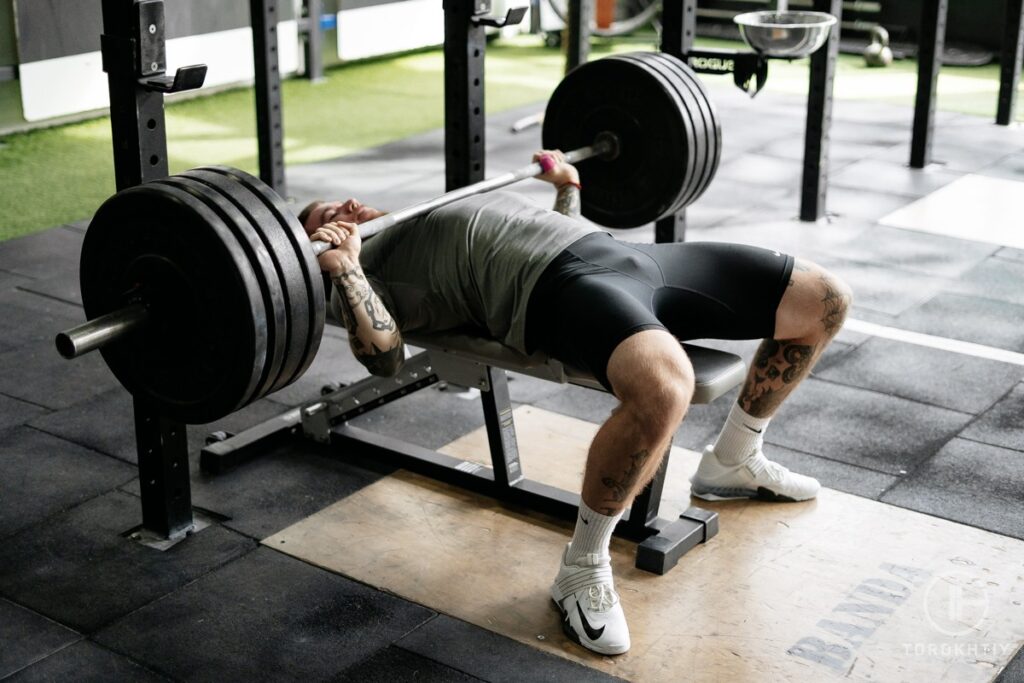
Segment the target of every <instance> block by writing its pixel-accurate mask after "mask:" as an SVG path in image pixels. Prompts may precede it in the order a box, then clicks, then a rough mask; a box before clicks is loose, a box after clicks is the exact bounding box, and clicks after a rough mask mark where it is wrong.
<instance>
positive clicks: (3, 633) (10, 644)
mask: <svg viewBox="0 0 1024 683" xmlns="http://www.w3.org/2000/svg"><path fill="white" fill-rule="evenodd" d="M81 637H82V636H81V635H79V634H78V633H75V632H74V631H72V630H71V629H69V628H65V627H64V626H61V625H60V624H58V623H57V622H55V621H51V620H50V619H47V618H46V617H44V616H42V615H40V614H36V613H35V612H33V611H32V610H28V609H25V608H24V607H20V606H18V605H15V604H14V603H13V602H10V601H9V600H3V599H0V643H3V647H0V678H4V677H5V676H10V675H11V674H12V673H14V672H16V671H20V670H21V669H24V668H25V667H27V666H29V665H31V664H33V663H35V662H38V661H40V660H42V659H45V658H46V657H49V656H50V655H52V654H53V653H54V652H56V651H58V650H60V649H61V648H64V647H67V646H68V645H70V644H71V643H73V642H75V641H76V640H79V639H81Z"/></svg>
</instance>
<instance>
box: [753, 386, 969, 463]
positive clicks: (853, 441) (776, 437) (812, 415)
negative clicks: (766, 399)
mask: <svg viewBox="0 0 1024 683" xmlns="http://www.w3.org/2000/svg"><path fill="white" fill-rule="evenodd" d="M970 419H971V416H970V415H967V414H964V413H958V412H954V411H952V410H946V409H944V408H936V407H934V406H929V405H924V404H922V403H917V402H915V401H909V400H907V399H903V398H899V397H896V396H889V395H886V394H881V393H878V392H874V391H868V390H866V389H859V388H856V387H847V386H843V385H840V384H832V383H830V382H825V381H822V380H817V379H813V378H812V379H810V380H807V381H805V382H804V383H803V384H802V385H801V386H800V387H799V388H798V389H797V391H795V392H793V394H792V395H791V396H790V397H789V399H788V400H787V401H786V403H784V404H783V406H782V408H781V409H780V410H779V412H778V413H777V414H776V415H775V417H774V418H773V419H772V423H771V426H770V427H769V428H768V431H767V433H766V434H765V441H766V442H768V443H769V444H778V445H780V446H785V447H786V448H791V449H793V450H797V451H801V452H804V453H811V454H814V455H821V456H823V457H826V458H829V459H832V460H839V461H841V462H845V463H848V464H851V465H857V466H859V467H863V468H866V469H871V470H875V471H877V472H883V473H885V474H895V475H898V474H903V473H906V472H908V471H910V470H911V469H913V468H914V466H915V465H917V463H919V462H921V461H922V460H925V459H926V458H928V457H930V456H931V455H932V454H934V453H935V452H936V451H938V449H939V448H941V447H942V446H943V445H944V444H945V443H946V442H947V441H949V439H951V438H952V437H953V436H954V435H955V434H957V433H958V432H959V431H960V430H961V429H963V427H964V425H966V424H967V422H968V421H969V420H970Z"/></svg>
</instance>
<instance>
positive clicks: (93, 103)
mask: <svg viewBox="0 0 1024 683" xmlns="http://www.w3.org/2000/svg"><path fill="white" fill-rule="evenodd" d="M281 4H282V7H281V16H282V17H283V18H284V21H282V22H280V24H279V25H278V33H279V39H280V48H279V49H280V63H281V69H282V71H283V72H285V73H290V72H294V71H295V70H296V68H297V65H298V29H297V26H296V22H295V18H294V17H295V13H294V11H293V8H292V7H291V5H290V3H281ZM164 12H165V15H166V21H167V26H166V32H167V38H168V40H167V63H168V70H169V71H173V70H174V69H175V68H177V67H179V66H185V65H188V64H194V63H198V62H203V63H205V64H207V65H209V67H210V68H209V72H208V74H207V78H206V84H207V85H208V86H216V85H224V84H228V83H236V82H242V81H246V80H250V79H252V77H253V58H252V32H251V29H250V28H249V6H248V3H247V2H244V0H234V1H232V2H224V1H223V0H221V1H217V2H215V1H214V0H175V1H174V2H168V3H166V5H165V9H164ZM15 17H16V20H17V32H18V34H17V35H18V61H19V62H20V67H19V71H20V79H21V104H22V111H23V115H24V118H25V120H26V121H40V120H44V119H48V118H52V117H56V116H63V115H67V114H74V113H78V112H83V111H89V110H92V109H101V108H104V107H106V106H108V103H109V102H108V97H107V79H106V74H105V73H103V68H102V60H101V57H100V51H99V49H100V33H101V31H102V26H103V22H102V7H101V2H100V0H43V1H41V0H15ZM55 93H59V94H60V96H59V97H55V96H54V94H55Z"/></svg>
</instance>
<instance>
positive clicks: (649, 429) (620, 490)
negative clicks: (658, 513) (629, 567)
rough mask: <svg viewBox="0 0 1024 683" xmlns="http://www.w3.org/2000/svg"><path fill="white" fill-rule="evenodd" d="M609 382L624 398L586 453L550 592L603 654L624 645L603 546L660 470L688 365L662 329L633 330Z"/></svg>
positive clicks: (678, 416)
mask: <svg viewBox="0 0 1024 683" xmlns="http://www.w3.org/2000/svg"><path fill="white" fill-rule="evenodd" d="M608 379H609V381H610V382H611V385H612V387H613V389H614V390H615V395H616V396H617V397H618V398H619V400H620V401H621V403H620V405H619V406H618V407H617V408H616V409H615V410H614V411H613V412H612V415H611V417H609V418H608V420H607V421H606V422H605V423H604V424H603V425H601V428H600V429H599V430H598V432H597V435H596V436H595V437H594V441H593V443H591V446H590V452H589V453H588V456H587V466H586V470H585V471H584V475H583V492H582V502H581V503H580V514H579V517H578V519H577V522H576V529H575V531H574V532H573V538H572V542H571V543H570V544H569V546H568V547H567V548H566V550H565V553H564V554H563V557H562V563H561V564H560V566H559V572H558V575H557V576H556V577H555V582H554V584H553V585H552V587H551V596H552V598H554V600H555V603H556V604H557V605H558V607H559V609H561V610H562V614H563V619H564V621H563V626H564V629H565V631H566V633H567V634H568V635H569V636H570V637H571V638H573V639H574V640H576V641H577V642H579V643H580V644H582V645H583V646H585V647H587V648H590V649H591V650H594V651H596V652H599V653H601V654H620V653H622V652H625V651H626V650H628V649H629V644H630V643H629V629H628V627H627V626H626V617H625V615H624V613H623V611H622V606H621V605H620V604H619V598H618V594H617V593H616V592H615V589H614V581H613V578H612V573H611V565H610V562H609V557H608V546H609V543H610V541H611V535H612V532H613V530H614V528H615V525H616V523H617V522H618V521H619V519H620V518H621V517H622V514H623V512H624V511H625V509H626V507H627V506H628V505H629V504H630V503H631V502H632V500H633V497H634V496H635V495H636V494H637V492H638V491H640V489H641V488H642V487H643V486H645V485H646V484H647V482H648V481H649V480H650V479H651V477H653V476H654V474H655V473H656V472H657V471H658V466H659V465H660V463H661V460H662V458H663V457H664V454H665V452H666V451H667V450H668V448H669V445H670V444H671V440H672V435H673V434H674V433H675V431H676V429H677V428H678V427H679V423H680V422H682V420H683V416H684V415H685V414H686V410H687V408H689V405H690V399H691V398H692V396H693V383H694V379H693V367H692V366H691V365H690V361H689V359H688V358H687V357H686V354H685V353H684V352H683V350H682V347H681V346H680V345H679V342H678V341H677V340H676V339H675V337H673V336H672V335H671V334H669V333H668V332H666V331H664V330H646V331H643V332H638V333H637V334H634V335H632V336H631V337H629V338H627V339H626V340H625V341H623V342H622V343H621V344H619V346H617V347H616V349H615V351H614V352H613V353H612V356H611V358H610V359H609V361H608Z"/></svg>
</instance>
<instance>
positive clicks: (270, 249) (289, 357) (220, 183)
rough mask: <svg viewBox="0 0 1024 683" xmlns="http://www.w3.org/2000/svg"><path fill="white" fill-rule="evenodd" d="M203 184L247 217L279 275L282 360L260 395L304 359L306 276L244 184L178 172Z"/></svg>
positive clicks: (281, 234)
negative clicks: (285, 317) (282, 342)
mask: <svg viewBox="0 0 1024 683" xmlns="http://www.w3.org/2000/svg"><path fill="white" fill-rule="evenodd" d="M181 175H182V176H184V177H187V178H193V179H195V180H198V181H199V182H202V183H205V184H206V185H208V186H209V187H211V188H213V189H214V190H216V191H217V192H219V193H220V194H221V195H222V196H223V197H225V198H227V199H228V200H230V201H231V202H232V203H233V204H234V205H235V206H236V207H237V208H238V210H239V211H241V212H242V213H243V214H244V215H245V216H247V217H248V218H249V221H250V224H251V225H252V226H253V227H254V228H255V229H256V231H257V233H258V234H259V235H260V238H261V241H262V242H263V248H264V249H265V252H266V254H267V256H268V257H269V258H270V260H271V262H272V263H273V265H274V268H275V269H276V271H277V275H278V277H279V278H280V282H281V287H282V292H283V294H284V299H285V303H284V312H285V315H286V316H287V320H288V323H287V325H286V326H285V331H286V336H285V340H284V362H283V364H282V365H281V368H280V371H279V372H278V373H277V374H276V375H275V376H274V377H273V378H272V380H271V382H270V383H269V385H268V386H267V387H266V391H265V392H264V393H263V394H260V396H265V395H266V394H268V393H271V392H273V391H277V390H278V389H280V388H281V387H282V386H284V385H285V384H287V380H288V379H289V378H290V377H291V376H292V375H293V374H294V373H295V371H296V369H297V368H298V367H299V366H300V365H301V363H302V361H303V354H304V353H305V349H306V343H307V342H308V339H307V335H308V329H309V314H310V311H309V303H308V299H309V298H308V296H307V295H306V292H305V279H304V275H303V271H302V267H301V266H300V264H299V259H298V258H297V257H296V255H295V251H294V249H292V247H291V243H290V242H289V241H288V240H287V239H286V238H285V236H284V231H283V230H281V229H280V227H278V225H277V218H276V217H275V216H274V214H272V213H271V212H270V211H268V210H267V208H266V207H265V206H264V205H263V202H262V201H261V200H260V199H259V198H258V197H257V196H255V195H254V194H253V193H252V192H251V191H249V190H248V189H247V188H246V187H244V186H242V185H240V184H238V183H236V182H234V181H233V180H231V178H229V177H227V176H225V175H222V174H220V173H216V172H214V171H211V170H209V169H207V168H205V167H204V168H194V169H192V170H190V171H185V172H184V173H182V174H181Z"/></svg>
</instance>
